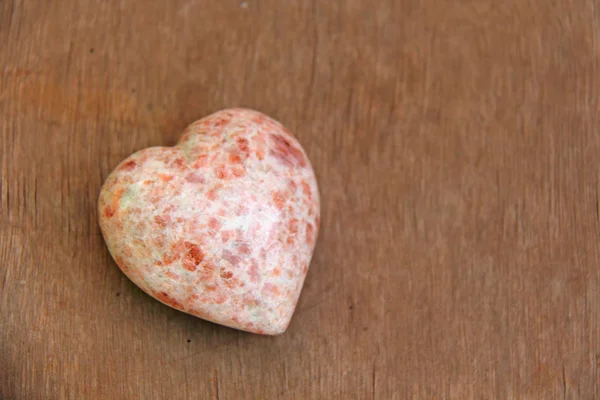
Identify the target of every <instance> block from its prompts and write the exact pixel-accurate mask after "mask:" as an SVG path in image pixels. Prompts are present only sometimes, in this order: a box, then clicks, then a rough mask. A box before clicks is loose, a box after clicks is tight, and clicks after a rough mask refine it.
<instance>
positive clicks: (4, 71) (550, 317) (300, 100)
mask: <svg viewBox="0 0 600 400" xmlns="http://www.w3.org/2000/svg"><path fill="white" fill-rule="evenodd" d="M599 10H600V6H598V5H597V2H596V1H594V0H579V1H575V0H563V1H548V0H508V1H502V2H500V1H496V0H473V1H454V0H452V1H450V0H447V1H444V0H422V1H415V0H385V1H369V0H348V1H312V2H311V1H300V0H295V1H277V0H270V1H256V0H248V1H245V2H240V1H232V0H224V1H191V0H171V1H166V0H165V1H154V0H153V1H150V0H123V1H122V0H110V1H93V0H79V1H77V0H63V1H42V0H37V1H26V0H0V149H1V152H0V156H1V159H0V178H1V180H0V398H2V399H137V398H140V399H382V400H387V399H434V398H436V399H441V398H448V399H470V398H474V399H552V398H569V399H577V398H581V399H594V398H600V252H599V246H598V243H599V239H600V237H599V236H600V234H599V233H600V202H599V198H600V170H599V168H598V167H599V164H600V131H599V130H600V118H599V115H600V114H599V111H600V110H599V107H600V103H599V101H598V90H599V89H600V67H599V60H598V55H599V50H600V49H599V48H598V46H599V45H600V44H599V42H598V34H599V29H600V28H599V26H600V25H599V24H598V23H599V22H600V21H599V20H600V14H599V13H600V11H599ZM231 106H245V107H252V108H256V109H258V110H261V111H263V112H265V113H267V114H269V115H271V116H273V117H275V118H277V119H279V120H280V121H282V122H283V123H284V124H285V125H287V126H288V127H289V128H290V129H291V130H292V131H293V132H295V133H296V134H297V136H298V138H299V140H300V141H301V143H302V144H303V145H304V147H305V149H306V151H307V153H308V154H309V156H310V158H311V160H312V162H313V165H314V167H315V170H316V173H317V175H318V178H319V182H320V186H321V192H322V229H321V232H320V238H319V242H318V245H317V250H316V253H315V256H314V258H313V262H312V264H311V270H310V272H309V275H308V278H307V281H306V285H305V288H304V291H303V294H302V297H301V299H300V302H299V305H298V308H297V310H296V314H295V316H294V319H293V320H292V324H291V326H290V328H289V330H288V332H287V333H286V334H284V335H283V336H280V337H273V338H271V337H260V336H255V335H252V334H247V333H242V332H238V331H235V330H232V329H227V328H223V327H220V326H217V325H214V324H211V323H208V322H204V321H201V320H199V319H196V318H193V317H191V316H188V315H185V314H183V313H180V312H177V311H175V310H172V309H170V308H168V307H166V306H164V305H162V304H160V303H159V302H157V301H155V300H153V299H152V298H150V297H149V296H147V295H145V294H144V293H142V292H141V291H140V290H139V289H137V288H136V287H135V286H134V285H133V284H132V283H131V282H130V281H129V280H128V279H127V278H126V277H125V276H124V275H123V274H122V273H121V272H120V271H119V269H118V268H117V266H116V265H115V263H114V262H113V261H112V259H111V258H110V256H109V254H108V252H107V250H106V248H105V246H104V243H103V240H102V238H101V235H100V231H99V228H98V224H97V215H96V208H95V204H96V199H97V195H98V192H99V189H100V185H101V184H102V182H103V179H104V178H105V177H106V176H107V174H108V173H109V172H110V171H111V170H112V168H114V167H115V166H116V165H117V164H118V163H119V161H120V160H122V159H123V158H124V157H126V156H127V155H129V154H130V153H132V152H133V151H136V150H139V149H142V148H144V147H147V146H153V145H165V144H168V145H170V144H173V143H175V141H176V140H177V138H178V135H179V133H180V132H181V131H182V129H183V128H184V127H185V126H186V125H187V124H188V123H190V122H192V121H193V120H195V119H197V118H200V117H202V116H204V115H206V114H208V113H211V112H213V111H216V110H219V109H221V108H226V107H231Z"/></svg>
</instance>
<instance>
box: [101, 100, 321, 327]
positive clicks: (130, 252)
mask: <svg viewBox="0 0 600 400" xmlns="http://www.w3.org/2000/svg"><path fill="white" fill-rule="evenodd" d="M98 210H99V216H100V217H99V218H100V227H101V229H102V234H103V236H104V239H105V241H106V244H107V246H108V249H109V250H110V252H111V254H112V256H113V258H114V259H115V261H116V262H117V264H118V265H119V267H120V268H121V270H123V272H124V273H125V274H126V275H127V276H128V277H129V278H130V279H131V280H132V281H133V282H134V283H135V284H136V285H138V286H139V287H140V288H141V289H142V290H143V291H145V292H146V293H148V294H150V295H151V296H153V297H154V298H156V299H158V300H159V301H161V302H163V303H165V304H167V305H169V306H171V307H173V308H176V309H178V310H181V311H184V312H186V313H189V314H192V315H195V316H197V317H200V318H203V319H206V320H209V321H212V322H215V323H218V324H222V325H226V326H229V327H232V328H236V329H241V330H244V331H249V332H254V333H260V334H271V335H274V334H280V333H283V332H284V331H285V329H286V328H287V326H288V324H289V322H290V319H291V318H292V314H293V312H294V308H295V307H296V302H297V301H298V297H299V295H300V291H301V290H302V285H303V283H304V278H305V277H306V273H307V271H308V265H309V263H310V259H311V257H312V253H313V249H314V246H315V242H316V238H317V231H318V229H319V193H318V188H317V182H316V179H315V175H314V172H313V170H312V167H311V165H310V162H309V160H308V158H307V157H306V154H305V153H304V151H303V149H302V147H301V146H300V144H299V143H298V141H297V140H296V139H295V138H294V136H293V135H292V134H291V133H290V132H289V131H288V130H287V129H285V128H284V127H283V126H282V125H281V124H280V123H278V122H276V121H274V120H273V119H271V118H269V117H267V116H265V115H263V114H261V113H259V112H257V111H252V110H246V109H228V110H223V111H219V112H217V113H215V114H212V115H210V116H208V117H206V118H203V119H201V120H199V121H196V122H194V123H193V124H191V125H190V126H189V127H188V128H187V129H186V130H185V131H184V133H183V135H182V137H181V139H180V141H179V143H178V144H177V145H176V146H175V147H152V148H148V149H144V150H141V151H139V152H137V153H135V154H133V155H131V156H130V157H129V158H127V159H126V160H125V161H123V162H122V163H121V164H120V165H119V166H118V167H117V168H116V169H115V170H114V171H113V172H112V173H111V174H110V176H109V177H108V178H107V179H106V182H105V183H104V186H103V187H102V190H101V192H100V196H99V199H98Z"/></svg>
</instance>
